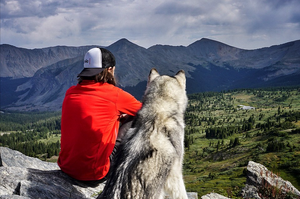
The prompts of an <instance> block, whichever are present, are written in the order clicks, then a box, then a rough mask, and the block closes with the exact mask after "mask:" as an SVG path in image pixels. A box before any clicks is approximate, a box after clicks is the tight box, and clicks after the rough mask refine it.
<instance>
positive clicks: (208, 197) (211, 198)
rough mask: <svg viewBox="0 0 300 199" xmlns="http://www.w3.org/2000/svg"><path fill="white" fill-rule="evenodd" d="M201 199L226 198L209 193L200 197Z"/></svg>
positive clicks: (225, 198)
mask: <svg viewBox="0 0 300 199" xmlns="http://www.w3.org/2000/svg"><path fill="white" fill-rule="evenodd" d="M201 199H228V198H227V197H225V196H222V195H220V194H217V193H209V194H206V195H204V196H202V197H201Z"/></svg>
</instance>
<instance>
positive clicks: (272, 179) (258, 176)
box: [0, 147, 300, 199]
mask: <svg viewBox="0 0 300 199" xmlns="http://www.w3.org/2000/svg"><path fill="white" fill-rule="evenodd" d="M103 188H104V184H100V185H98V186H96V187H91V186H87V185H85V184H83V183H82V182H80V181H77V180H75V179H73V178H71V177H69V176H68V175H66V174H65V173H63V172H62V171H61V170H60V169H59V167H58V166H57V164H56V163H49V162H44V161H41V160H40V159H37V158H32V157H28V156H25V155H23V154H22V153H20V152H18V151H15V150H11V149H9V148H6V147H0V199H2V198H3V199H6V198H13V199H23V198H24V199H25V198H43V199H47V198H49V199H50V198H51V199H53V198H63V199H67V198H69V199H77V198H78V199H79V198H80V199H92V198H97V196H98V194H99V192H101V190H103ZM266 194H269V195H268V197H267V198H274V197H272V195H274V194H275V195H276V194H277V196H278V194H280V196H287V195H289V198H295V199H300V192H299V191H298V190H297V189H296V188H295V187H294V186H293V185H292V184H291V183H290V182H288V181H285V180H283V179H282V178H281V177H279V176H277V175H275V174H273V173H272V172H271V171H269V170H268V169H267V168H266V167H265V166H263V165H261V164H259V163H255V162H253V161H249V163H248V166H247V181H246V186H245V188H243V189H242V190H241V198H247V199H248V198H255V199H261V198H266ZM188 198H189V199H198V195H197V193H194V192H189V193H188ZM226 198H227V197H225V196H222V195H219V194H217V193H210V194H207V195H204V196H202V197H201V199H226ZM277 198H284V197H277ZM166 199H169V197H168V196H166Z"/></svg>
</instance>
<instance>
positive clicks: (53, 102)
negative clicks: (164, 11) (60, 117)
mask: <svg viewBox="0 0 300 199" xmlns="http://www.w3.org/2000/svg"><path fill="white" fill-rule="evenodd" d="M92 47H100V46H97V45H94V46H79V47H68V46H56V47H47V48H42V49H32V50H29V49H24V48H18V47H14V46H11V45H7V44H2V45H0V50H1V55H0V70H1V75H0V77H1V101H2V102H1V109H9V110H24V111H26V110H31V111H32V110H59V109H60V107H61V103H62V99H63V96H64V93H65V91H66V89H67V88H68V87H70V86H71V85H74V84H76V83H77V81H76V78H77V74H78V73H79V72H80V71H81V70H82V68H83V67H82V66H83V56H84V54H85V53H86V52H87V51H88V50H89V49H90V48H92ZM105 48H107V49H108V50H110V51H111V52H112V53H113V54H114V55H115V57H116V72H115V74H116V78H117V80H118V83H119V86H120V87H121V88H123V89H124V90H126V91H128V92H130V93H132V94H133V95H134V96H135V97H137V98H138V99H140V98H141V96H142V95H143V92H144V90H145V86H146V81H147V77H148V74H149V71H150V69H151V68H157V70H158V71H159V73H160V74H166V75H174V74H175V73H176V72H177V71H179V70H181V69H183V70H184V71H185V72H186V76H187V92H188V93H195V92H204V91H221V90H227V89H235V88H254V87H256V88H258V87H265V86H272V85H277V86H278V85H280V86H285V85H288V86H290V85H300V82H299V80H298V79H300V75H299V73H300V40H296V41H291V42H288V43H284V44H281V45H273V46H270V47H264V48H260V49H256V50H244V49H240V48H235V47H233V46H230V45H227V44H224V43H221V42H218V41H214V40H211V39H207V38H203V39H200V40H197V41H195V42H193V43H191V44H190V45H188V46H170V45H154V46H151V47H149V48H147V49H146V48H144V47H141V46H139V45H137V44H134V43H133V42H131V41H129V40H127V39H126V38H123V39H120V40H118V41H116V42H114V43H113V44H111V45H109V46H107V47H105ZM289 77H290V78H289ZM298 77H299V78H298ZM22 78H24V81H25V82H22ZM25 78H28V79H25ZM13 79H20V81H19V82H22V83H20V84H19V85H17V86H14V87H12V86H10V81H12V80H13ZM15 82H16V81H15ZM15 84H17V83H15ZM3 95H4V96H3ZM3 98H5V99H3Z"/></svg>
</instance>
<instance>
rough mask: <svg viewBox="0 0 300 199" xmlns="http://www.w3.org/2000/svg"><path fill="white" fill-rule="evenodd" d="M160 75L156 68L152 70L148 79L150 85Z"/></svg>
mask: <svg viewBox="0 0 300 199" xmlns="http://www.w3.org/2000/svg"><path fill="white" fill-rule="evenodd" d="M158 76H159V74H158V72H157V70H156V69H155V68H152V69H151V71H150V74H149V77H148V83H150V82H152V81H153V80H154V79H155V78H156V77H158Z"/></svg>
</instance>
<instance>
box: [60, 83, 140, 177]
mask: <svg viewBox="0 0 300 199" xmlns="http://www.w3.org/2000/svg"><path fill="white" fill-rule="evenodd" d="M141 106H142V104H141V103H140V102H139V101H137V100H136V99H135V98H134V97H133V96H132V95H130V94H129V93H127V92H125V91H123V90H122V89H120V88H118V87H116V86H113V85H111V84H108V83H99V82H98V83H95V82H94V81H90V80H84V81H82V82H81V83H80V84H77V85H76V86H72V87H70V88H69V89H68V90H67V92H66V95H65V99H64V102H63V105H62V116H61V151H60V153H59V158H58V165H59V167H60V168H61V170H62V171H64V172H65V173H67V174H68V175H70V176H71V177H73V178H75V179H78V180H100V179H102V178H103V177H105V176H106V174H107V173H108V170H109V167H110V161H109V156H110V154H111V152H112V151H113V148H114V146H115V142H116V138H117V134H118V130H119V118H120V114H122V113H123V114H124V113H125V114H129V115H133V116H134V115H135V114H136V113H137V111H138V110H139V109H140V108H141Z"/></svg>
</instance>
